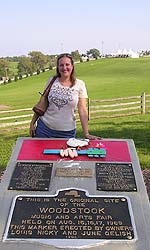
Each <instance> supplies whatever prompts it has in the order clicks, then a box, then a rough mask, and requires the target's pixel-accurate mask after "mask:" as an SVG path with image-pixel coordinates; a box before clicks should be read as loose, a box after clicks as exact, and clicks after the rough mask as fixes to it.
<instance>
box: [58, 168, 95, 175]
mask: <svg viewBox="0 0 150 250" xmlns="http://www.w3.org/2000/svg"><path fill="white" fill-rule="evenodd" d="M56 176H61V177H93V173H92V169H89V168H69V167H67V168H66V167H65V168H57V169H56Z"/></svg>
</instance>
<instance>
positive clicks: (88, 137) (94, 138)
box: [85, 133, 102, 140]
mask: <svg viewBox="0 0 150 250" xmlns="http://www.w3.org/2000/svg"><path fill="white" fill-rule="evenodd" d="M85 138H87V139H89V140H102V138H101V137H99V136H96V135H90V134H89V133H88V134H86V135H85Z"/></svg>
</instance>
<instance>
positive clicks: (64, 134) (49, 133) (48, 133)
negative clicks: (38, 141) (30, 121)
mask: <svg viewBox="0 0 150 250" xmlns="http://www.w3.org/2000/svg"><path fill="white" fill-rule="evenodd" d="M75 136H76V129H73V130H69V131H59V130H53V129H50V128H49V127H47V126H46V125H45V124H44V122H43V121H41V120H40V119H39V120H38V122H37V127H36V131H35V137H38V138H75Z"/></svg>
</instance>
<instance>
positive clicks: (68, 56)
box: [56, 53, 76, 86]
mask: <svg viewBox="0 0 150 250" xmlns="http://www.w3.org/2000/svg"><path fill="white" fill-rule="evenodd" d="M62 57H67V58H69V59H70V61H71V64H72V66H73V69H72V72H71V75H70V80H71V82H72V86H73V85H74V84H75V81H76V76H75V71H74V61H73V58H72V56H71V55H70V54H67V53H64V54H61V55H59V56H58V58H57V64H56V65H57V66H56V72H57V76H58V77H60V76H61V75H60V73H59V69H58V65H59V60H60V59H61V58H62Z"/></svg>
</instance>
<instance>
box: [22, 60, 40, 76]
mask: <svg viewBox="0 0 150 250" xmlns="http://www.w3.org/2000/svg"><path fill="white" fill-rule="evenodd" d="M35 68H36V67H35V65H34V63H33V62H32V61H31V58H29V57H25V56H23V57H20V60H19V63H18V74H19V75H24V74H26V75H27V74H32V73H33V72H34V71H35Z"/></svg>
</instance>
